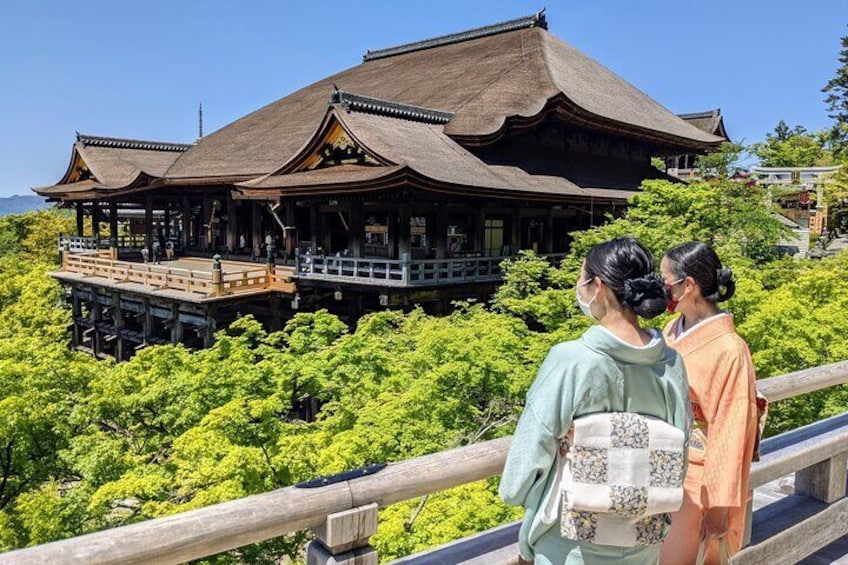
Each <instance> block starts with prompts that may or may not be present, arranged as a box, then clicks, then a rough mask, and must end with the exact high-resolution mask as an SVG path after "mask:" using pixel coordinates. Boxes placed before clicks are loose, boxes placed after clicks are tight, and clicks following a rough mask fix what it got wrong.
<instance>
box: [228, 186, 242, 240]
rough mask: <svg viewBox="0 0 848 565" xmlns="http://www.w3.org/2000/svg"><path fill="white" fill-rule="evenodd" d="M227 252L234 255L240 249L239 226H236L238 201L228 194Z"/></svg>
mask: <svg viewBox="0 0 848 565" xmlns="http://www.w3.org/2000/svg"><path fill="white" fill-rule="evenodd" d="M226 202H227V252H228V253H233V252H234V251H235V250H236V248H237V247H238V231H239V230H238V226H237V225H236V222H237V218H236V201H235V200H233V195H232V194H231V193H230V192H227V198H226Z"/></svg>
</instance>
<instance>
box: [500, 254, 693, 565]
mask: <svg viewBox="0 0 848 565" xmlns="http://www.w3.org/2000/svg"><path fill="white" fill-rule="evenodd" d="M575 292H576V294H577V296H576V299H577V302H578V304H579V305H580V309H581V310H582V311H583V313H584V314H586V315H587V316H590V317H591V318H593V319H594V320H595V321H596V322H597V323H598V325H596V326H593V327H591V328H590V329H588V330H587V331H586V332H585V333H584V334H583V335H582V336H581V337H580V338H579V339H576V340H574V341H569V342H565V343H560V344H558V345H555V346H554V347H552V348H551V350H550V352H549V353H548V356H547V358H546V359H545V361H544V363H543V364H542V366H541V368H540V369H539V372H538V374H537V375H536V380H535V381H534V383H533V385H532V386H531V387H530V390H529V391H528V393H527V398H526V404H525V407H524V413H523V414H522V415H521V419H520V420H519V422H518V427H517V428H516V430H515V435H514V436H513V439H512V447H511V448H510V451H509V455H508V457H507V461H506V466H505V467H504V472H503V476H502V478H501V483H500V495H501V498H503V499H504V501H506V502H507V503H508V504H513V505H520V506H524V508H525V512H524V521H523V523H522V525H521V530H520V533H519V549H520V552H521V558H522V560H523V562H534V561H535V563H536V564H539V565H563V564H568V565H571V564H579V563H588V564H596V563H597V564H600V563H633V564H636V563H639V564H642V563H657V562H658V560H659V554H660V546H659V544H655V545H640V546H635V547H617V546H609V545H598V544H593V543H588V542H578V541H574V540H571V539H567V538H564V537H562V535H561V534H560V514H561V508H560V485H559V484H556V483H558V477H559V474H558V473H556V469H555V467H556V463H557V458H558V452H559V441H560V439H561V438H563V437H564V436H565V435H566V433H567V432H568V430H569V428H570V427H571V424H572V421H573V420H574V418H577V417H579V416H582V415H586V414H592V413H596V412H638V413H640V414H644V415H649V416H655V417H657V418H660V419H662V420H665V421H666V422H668V423H670V424H672V425H673V426H675V427H677V428H679V429H681V430H683V431H684V432H685V433H686V434H687V437H688V433H689V422H690V419H691V418H690V415H689V412H690V409H689V385H688V383H687V381H686V373H685V370H684V368H683V362H682V361H681V359H680V357H679V355H678V354H677V353H675V352H674V351H673V350H672V349H670V348H668V347H667V346H666V345H665V342H664V341H663V339H662V336H661V334H660V332H659V331H657V330H655V329H642V328H641V327H640V326H639V320H638V318H639V317H643V318H653V317H655V316H657V315H659V314H660V313H661V312H662V311H663V310H665V308H666V290H665V284H664V283H663V281H662V279H661V278H659V277H658V276H657V275H656V274H655V272H654V260H653V258H652V257H651V254H650V252H648V251H647V250H646V249H645V248H644V247H643V246H642V245H641V244H640V243H639V242H638V241H636V240H635V239H633V238H618V239H614V240H612V241H608V242H606V243H602V244H599V245H596V246H595V247H593V248H592V249H591V250H590V251H589V253H588V254H587V255H586V259H585V261H584V263H583V268H582V269H581V273H580V279H579V280H578V284H577V288H576V291H575ZM667 530H668V528H666V532H667Z"/></svg>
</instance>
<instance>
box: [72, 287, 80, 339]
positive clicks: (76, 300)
mask: <svg viewBox="0 0 848 565" xmlns="http://www.w3.org/2000/svg"><path fill="white" fill-rule="evenodd" d="M79 292H80V291H79V287H78V286H77V285H73V286H72V287H71V312H72V313H73V317H74V336H73V343H74V347H78V346H80V345H81V344H82V328H81V327H80V324H79V322H80V319H81V318H82V304H81V303H80V296H79Z"/></svg>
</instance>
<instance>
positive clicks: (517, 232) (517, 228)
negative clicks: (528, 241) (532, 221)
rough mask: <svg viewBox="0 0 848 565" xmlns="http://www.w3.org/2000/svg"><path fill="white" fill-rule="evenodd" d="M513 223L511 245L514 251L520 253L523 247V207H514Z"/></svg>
mask: <svg viewBox="0 0 848 565" xmlns="http://www.w3.org/2000/svg"><path fill="white" fill-rule="evenodd" d="M511 223H512V226H510V232H511V235H510V240H509V246H510V247H511V248H512V252H513V253H518V250H519V249H521V208H520V207H518V206H515V207H514V208H513V209H512V222H511Z"/></svg>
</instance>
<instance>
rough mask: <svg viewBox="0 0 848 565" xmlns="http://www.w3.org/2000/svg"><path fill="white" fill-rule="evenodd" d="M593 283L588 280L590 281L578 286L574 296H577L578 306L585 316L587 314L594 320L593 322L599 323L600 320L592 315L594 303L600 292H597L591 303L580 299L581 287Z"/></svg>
mask: <svg viewBox="0 0 848 565" xmlns="http://www.w3.org/2000/svg"><path fill="white" fill-rule="evenodd" d="M591 282H592V281H591V280H588V281H585V282H582V283H580V284H578V285H577V286H576V287H575V288H574V294H575V295H576V296H577V305H578V306H580V310H581V311H582V312H583V314H585V315H586V316H588V317H590V318H592V319H593V320H595V321H596V322H597V321H598V318H597V317H596V316H595V315H594V314H593V313H592V303H593V302H594V301H595V299H596V298H597V297H598V292H599V291H596V292H595V296H593V297H592V299H591V300H590V301H589V302H583V299H582V298H580V287H581V286H586V285H587V284H589V283H591Z"/></svg>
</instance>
